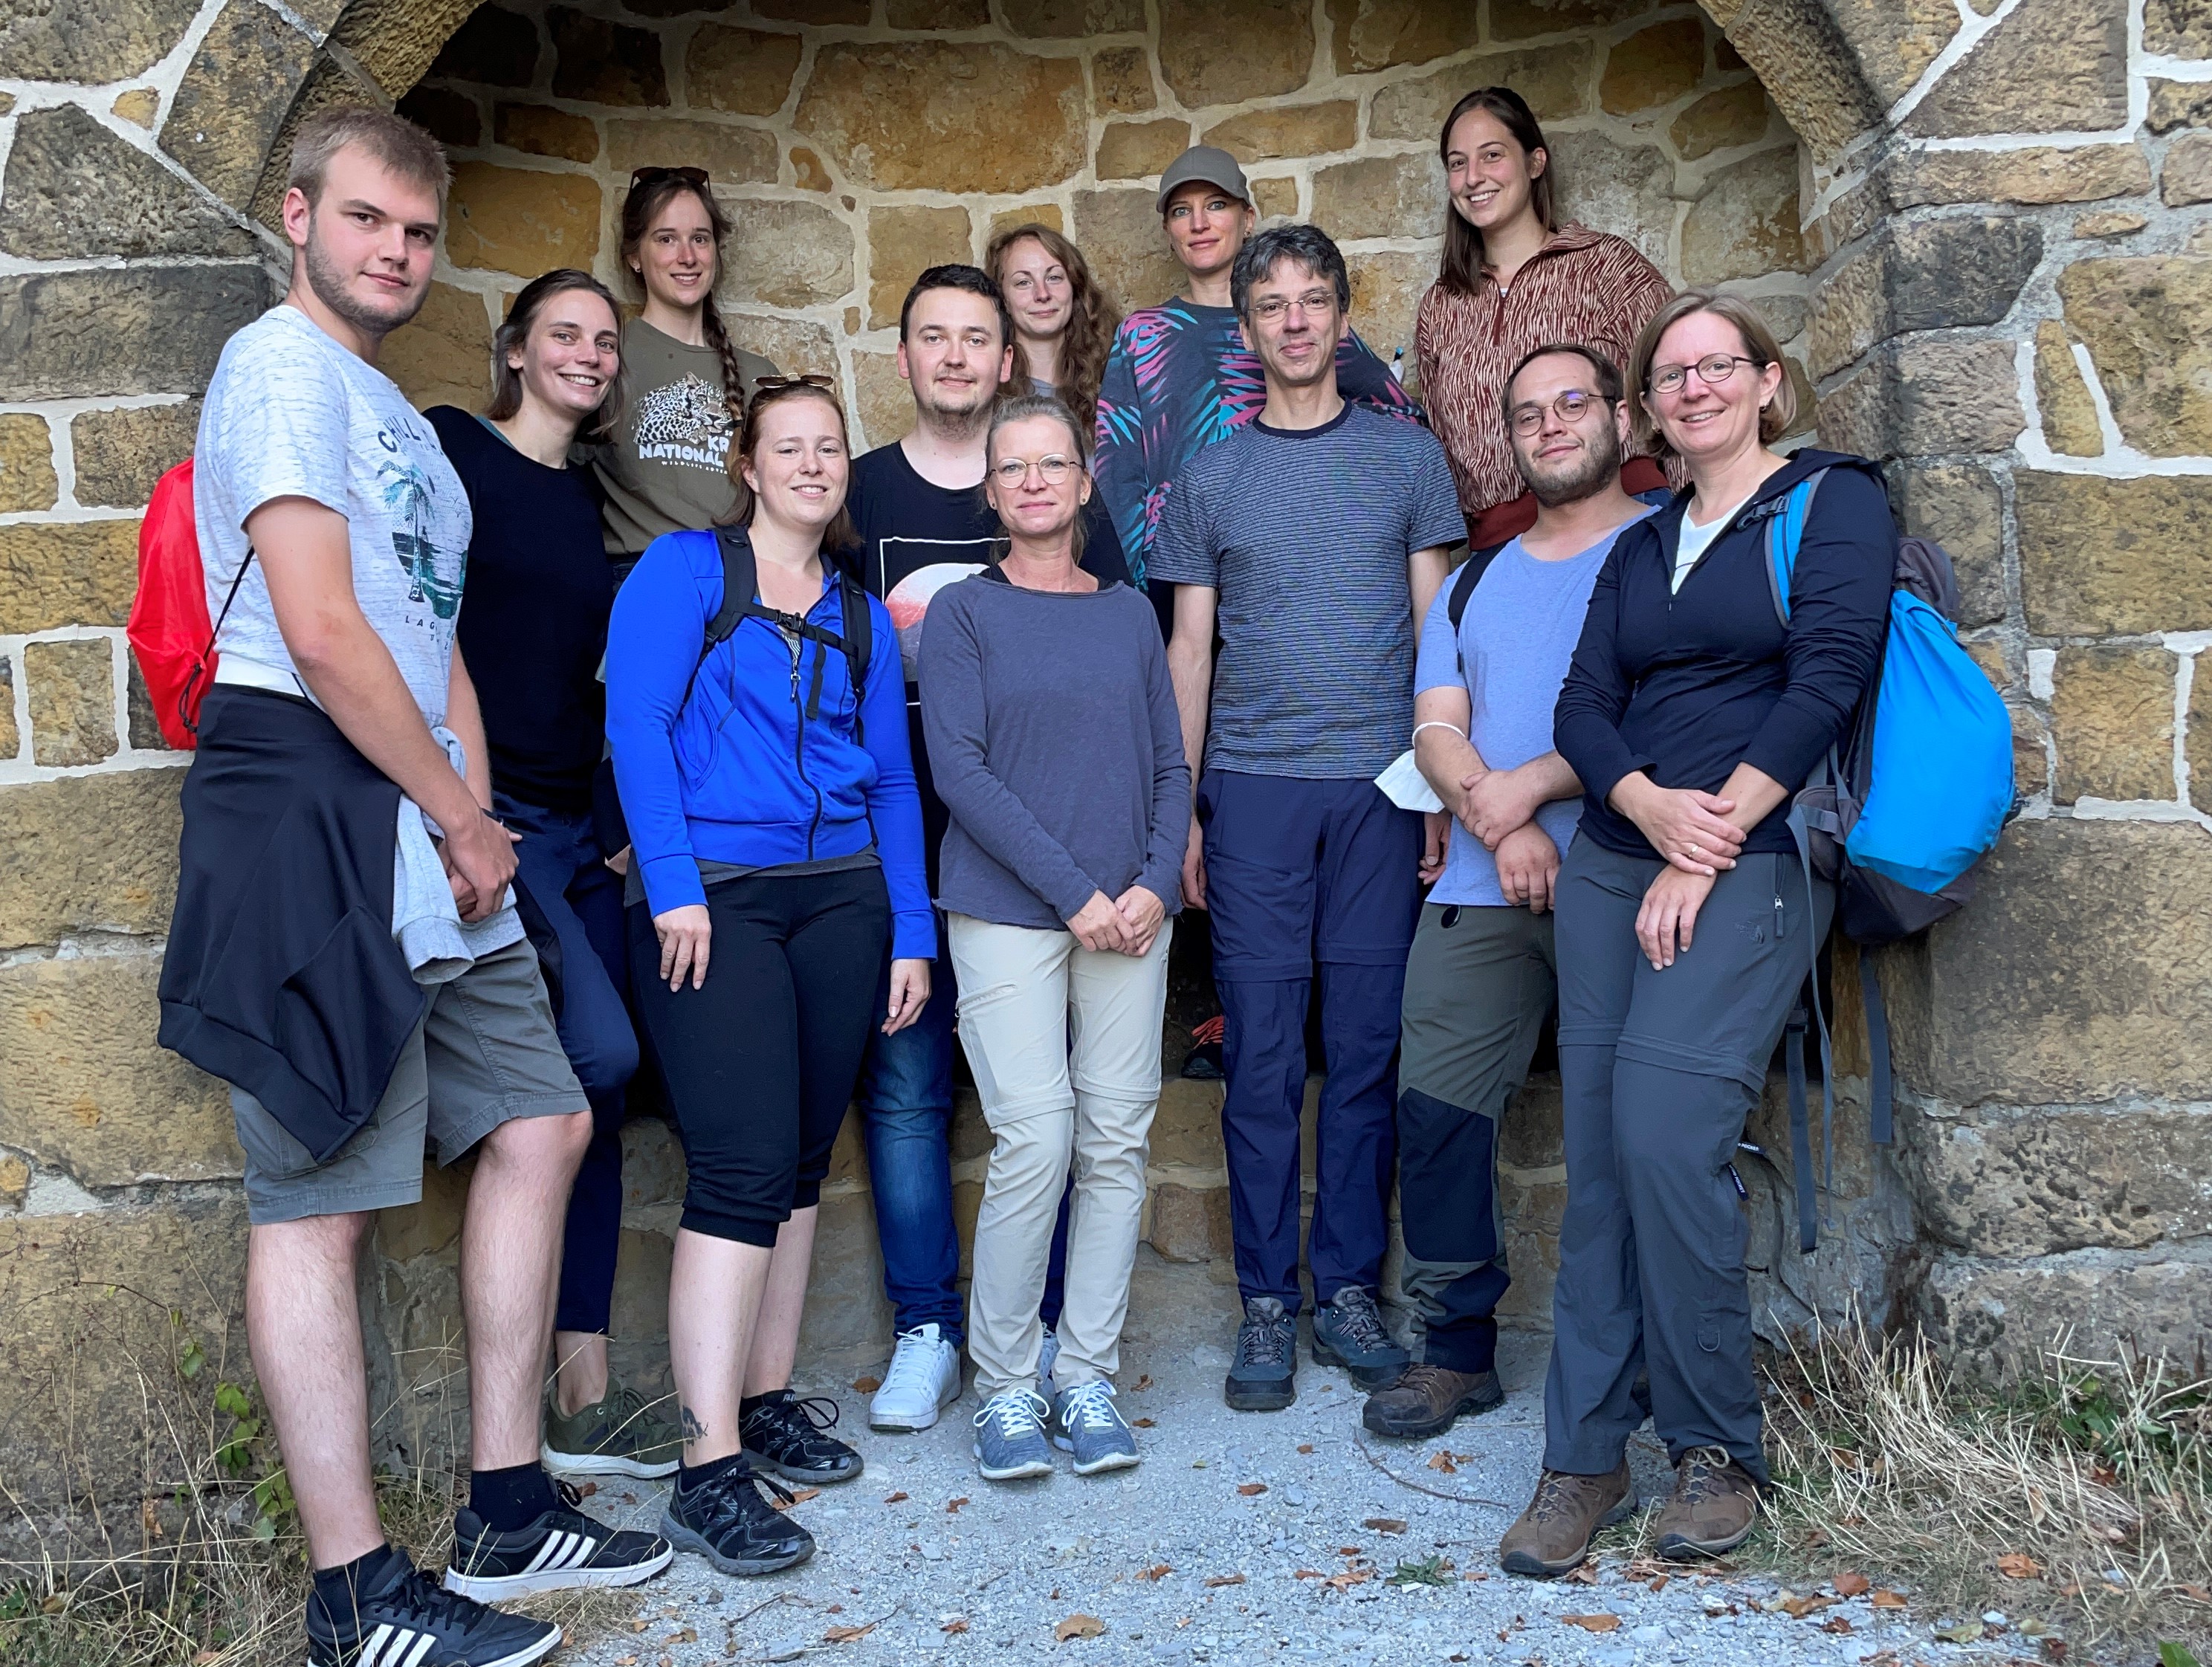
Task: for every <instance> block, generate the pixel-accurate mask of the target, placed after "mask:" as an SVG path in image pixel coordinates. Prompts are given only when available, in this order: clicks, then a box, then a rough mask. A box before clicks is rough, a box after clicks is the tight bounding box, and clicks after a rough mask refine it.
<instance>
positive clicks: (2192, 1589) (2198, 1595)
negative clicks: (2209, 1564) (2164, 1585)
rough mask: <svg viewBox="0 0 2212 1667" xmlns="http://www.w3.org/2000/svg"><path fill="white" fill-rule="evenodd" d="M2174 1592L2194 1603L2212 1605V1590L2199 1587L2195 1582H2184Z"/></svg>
mask: <svg viewBox="0 0 2212 1667" xmlns="http://www.w3.org/2000/svg"><path fill="white" fill-rule="evenodd" d="M2174 1590H2175V1591H2178V1592H2179V1593H2180V1594H2181V1595H2182V1596H2183V1597H2186V1598H2187V1599H2188V1600H2189V1601H2190V1602H2191V1603H2212V1588H2207V1587H2204V1586H2200V1585H2197V1584H2195V1583H2194V1582H2193V1581H2189V1580H2184V1581H2183V1582H2182V1583H2181V1584H2180V1585H2178V1586H2176V1587H2175V1588H2174Z"/></svg>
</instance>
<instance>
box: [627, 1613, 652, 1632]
mask: <svg viewBox="0 0 2212 1667" xmlns="http://www.w3.org/2000/svg"><path fill="white" fill-rule="evenodd" d="M652 1624H653V1622H650V1621H648V1620H647V1619H646V1618H645V1617H644V1616H643V1615H639V1616H638V1617H637V1619H636V1620H635V1621H633V1622H630V1623H629V1629H630V1630H631V1631H632V1632H634V1633H641V1632H643V1631H644V1630H645V1629H646V1628H647V1627H650V1626H651V1625H652Z"/></svg>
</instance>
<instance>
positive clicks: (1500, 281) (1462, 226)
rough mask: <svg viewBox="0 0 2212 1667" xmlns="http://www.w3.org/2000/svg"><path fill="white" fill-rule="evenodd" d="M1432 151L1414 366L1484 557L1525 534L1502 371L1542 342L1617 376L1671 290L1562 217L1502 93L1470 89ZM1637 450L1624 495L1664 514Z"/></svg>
mask: <svg viewBox="0 0 2212 1667" xmlns="http://www.w3.org/2000/svg"><path fill="white" fill-rule="evenodd" d="M1437 151H1438V152H1439V153H1440V155H1442V157H1443V165H1444V175H1445V180H1446V191H1447V192H1448V197H1447V202H1446V206H1445V210H1444V246H1443V263H1442V265H1441V266H1440V268H1439V270H1438V271H1437V281H1436V282H1435V283H1433V284H1431V286H1430V287H1429V291H1428V293H1427V294H1425V295H1424V296H1422V298H1421V306H1420V312H1419V316H1418V317H1417V318H1416V320H1415V322H1414V326H1413V349H1414V357H1415V360H1416V362H1417V364H1418V365H1419V369H1420V374H1421V397H1422V399H1423V400H1424V401H1425V402H1426V403H1427V405H1428V408H1429V420H1430V421H1431V422H1432V423H1433V424H1435V426H1436V431H1437V439H1441V440H1442V441H1443V444H1444V455H1445V457H1446V458H1449V460H1450V463H1451V467H1452V477H1453V480H1454V482H1455V484H1456V485H1457V486H1458V488H1459V501H1460V508H1461V510H1462V512H1463V513H1464V514H1465V515H1466V517H1467V527H1468V543H1469V544H1470V545H1471V546H1472V547H1473V548H1474V549H1491V548H1493V547H1495V546H1497V545H1500V544H1503V543H1505V542H1506V541H1507V540H1508V539H1510V538H1515V537H1517V536H1520V535H1521V534H1522V533H1524V532H1526V531H1527V530H1528V529H1529V528H1530V527H1532V526H1534V524H1535V523H1536V500H1535V498H1534V496H1533V495H1532V494H1530V492H1529V490H1528V482H1525V481H1523V480H1522V478H1521V473H1520V470H1518V469H1517V468H1516V467H1515V465H1514V462H1513V448H1512V446H1510V445H1509V444H1508V443H1507V439H1506V436H1505V433H1504V429H1503V428H1502V427H1500V426H1499V424H1498V406H1499V402H1500V401H1501V400H1502V399H1503V397H1504V393H1505V381H1506V378H1507V377H1508V376H1509V375H1510V373H1511V372H1512V369H1513V367H1515V366H1516V365H1517V364H1519V363H1520V362H1521V361H1522V359H1524V358H1525V357H1527V356H1528V355H1529V354H1530V353H1533V352H1534V351H1535V349H1538V348H1540V347H1541V346H1543V345H1544V344H1545V343H1546V342H1580V343H1582V344H1583V345H1584V346H1586V347H1590V348H1595V349H1597V350H1598V351H1599V352H1601V353H1602V354H1604V355H1605V356H1606V357H1607V358H1608V359H1610V360H1612V361H1613V364H1614V365H1615V366H1617V367H1623V368H1625V367H1626V364H1627V360H1628V350H1629V348H1630V346H1631V345H1632V343H1633V342H1635V340H1636V332H1637V331H1638V330H1640V329H1641V328H1642V327H1643V324H1644V320H1645V319H1646V318H1650V316H1651V315H1652V314H1653V313H1654V312H1657V311H1658V310H1659V308H1660V306H1662V304H1663V303H1664V302H1665V301H1666V300H1667V298H1668V296H1669V295H1671V294H1674V286H1673V285H1672V284H1670V283H1668V282H1667V280H1666V279H1665V278H1664V277H1662V276H1660V273H1659V270H1658V269H1657V268H1656V267H1655V266H1653V265H1652V264H1651V263H1650V261H1648V260H1646V259H1645V258H1644V257H1643V256H1642V255H1641V254H1639V253H1638V252H1637V249H1636V246H1635V245H1633V244H1632V243H1630V242H1629V241H1628V240H1627V239H1625V238H1619V237H1614V236H1613V235H1612V234H1611V233H1606V232H1595V231H1592V230H1591V229H1590V228H1589V227H1587V226H1578V225H1576V224H1575V223H1574V222H1573V221H1565V220H1561V219H1560V218H1559V213H1558V210H1557V209H1555V208H1554V206H1553V201H1554V192H1555V188H1556V178H1555V170H1554V169H1553V167H1552V153H1551V151H1550V149H1548V148H1547V146H1546V145H1545V143H1544V130H1543V129H1542V128H1541V127H1540V126H1539V125H1538V124H1537V122H1536V118H1535V116H1534V113H1532V112H1530V110H1529V108H1528V101H1527V100H1524V99H1523V98H1522V96H1521V95H1520V94H1518V93H1516V92H1515V91H1514V90H1513V89H1512V88H1510V87H1483V88H1477V89H1476V90H1475V91H1474V92H1472V93H1469V94H1468V95H1467V96H1466V97H1465V98H1463V99H1462V100H1460V101H1459V102H1458V103H1457V104H1455V105H1454V106H1452V108H1451V112H1450V113H1449V114H1448V115H1447V116H1446V117H1445V118H1444V124H1443V132H1442V133H1441V134H1440V135H1439V136H1438V137H1437ZM1641 451H1642V448H1640V447H1639V448H1638V453H1637V454H1632V455H1631V456H1630V457H1628V458H1626V459H1625V461H1624V462H1623V464H1622V466H1621V471H1620V483H1621V487H1622V488H1623V489H1624V490H1625V491H1626V492H1628V493H1629V494H1631V495H1632V496H1633V495H1640V494H1647V493H1648V494H1652V495H1650V496H1649V497H1647V498H1645V500H1644V501H1646V502H1647V503H1663V502H1664V501H1665V495H1664V494H1665V492H1666V488H1667V477H1666V476H1665V474H1664V473H1663V472H1662V470H1661V469H1660V468H1659V466H1658V464H1656V463H1655V462H1654V461H1653V460H1652V459H1651V458H1650V457H1648V456H1644V455H1641Z"/></svg>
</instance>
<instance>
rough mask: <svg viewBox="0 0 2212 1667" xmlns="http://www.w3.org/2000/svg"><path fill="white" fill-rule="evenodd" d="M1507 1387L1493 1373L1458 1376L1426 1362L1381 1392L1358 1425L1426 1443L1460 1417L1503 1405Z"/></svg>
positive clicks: (1362, 1412) (1371, 1400) (1372, 1397)
mask: <svg viewBox="0 0 2212 1667" xmlns="http://www.w3.org/2000/svg"><path fill="white" fill-rule="evenodd" d="M1504 1400H1505V1390H1504V1385H1501V1384H1500V1383H1499V1382H1498V1374H1497V1373H1495V1372H1455V1371H1453V1370H1452V1369H1451V1368H1450V1367H1448V1366H1431V1365H1429V1364H1428V1363H1427V1362H1425V1361H1424V1362H1423V1363H1422V1364H1420V1365H1419V1366H1409V1367H1407V1368H1406V1375H1405V1376H1404V1377H1402V1378H1401V1379H1398V1381H1397V1382H1396V1383H1395V1384H1394V1385H1392V1386H1391V1387H1389V1389H1384V1390H1377V1391H1376V1392H1375V1393H1374V1394H1372V1395H1370V1396H1369V1397H1367V1404H1366V1405H1365V1406H1364V1407H1363V1408H1362V1409H1360V1413H1359V1421H1360V1422H1361V1423H1363V1424H1364V1425H1366V1426H1367V1428H1369V1429H1370V1430H1373V1431H1374V1432H1375V1434H1377V1435H1394V1436H1396V1437H1398V1438H1399V1439H1401V1440H1409V1441H1420V1440H1427V1438H1429V1437H1430V1436H1431V1435H1442V1434H1443V1433H1444V1432H1445V1431H1446V1430H1448V1429H1449V1428H1451V1427H1452V1425H1453V1423H1454V1422H1455V1421H1457V1420H1458V1419H1460V1418H1461V1417H1462V1416H1464V1415H1468V1414H1470V1413H1477V1412H1487V1411H1489V1410H1490V1409H1491V1408H1492V1407H1494V1406H1500V1405H1503V1404H1504Z"/></svg>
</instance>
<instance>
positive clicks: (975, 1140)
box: [945, 1088, 998, 1167]
mask: <svg viewBox="0 0 2212 1667" xmlns="http://www.w3.org/2000/svg"><path fill="white" fill-rule="evenodd" d="M945 1139H946V1142H947V1143H948V1144H949V1146H950V1148H951V1155H952V1161H953V1163H954V1165H955V1166H956V1167H957V1166H958V1165H960V1164H963V1163H967V1162H969V1161H972V1160H974V1159H977V1158H987V1157H989V1156H990V1155H991V1149H992V1148H993V1147H994V1146H995V1145H996V1144H997V1143H998V1142H997V1139H996V1137H994V1136H993V1134H992V1133H991V1125H990V1124H988V1123H986V1122H985V1121H984V1120H983V1101H982V1098H981V1095H979V1094H976V1093H975V1091H974V1090H973V1089H972V1088H954V1089H953V1091H952V1124H951V1128H950V1129H949V1130H948V1131H946V1135H945Z"/></svg>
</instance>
